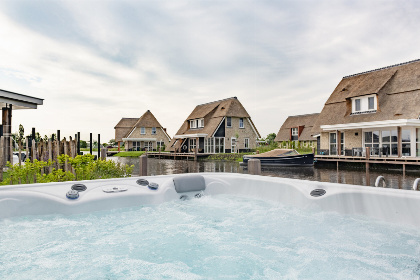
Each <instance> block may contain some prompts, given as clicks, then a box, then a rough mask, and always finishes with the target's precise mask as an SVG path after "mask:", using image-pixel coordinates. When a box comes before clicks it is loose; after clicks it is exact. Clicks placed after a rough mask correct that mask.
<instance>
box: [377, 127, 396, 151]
mask: <svg viewBox="0 0 420 280" xmlns="http://www.w3.org/2000/svg"><path fill="white" fill-rule="evenodd" d="M381 148H382V155H385V156H398V133H397V130H382V131H381Z"/></svg>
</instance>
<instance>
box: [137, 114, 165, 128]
mask: <svg viewBox="0 0 420 280" xmlns="http://www.w3.org/2000/svg"><path fill="white" fill-rule="evenodd" d="M134 126H135V127H137V128H140V127H162V126H161V125H160V123H159V122H158V120H157V119H156V118H155V116H154V115H153V114H152V112H150V110H147V111H146V113H144V114H143V115H142V116H141V117H140V118H139V119H138V120H137V122H136V123H135V124H134Z"/></svg>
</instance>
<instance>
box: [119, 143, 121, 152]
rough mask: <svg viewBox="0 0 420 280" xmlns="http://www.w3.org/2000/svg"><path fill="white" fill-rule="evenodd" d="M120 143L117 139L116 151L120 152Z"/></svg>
mask: <svg viewBox="0 0 420 280" xmlns="http://www.w3.org/2000/svg"><path fill="white" fill-rule="evenodd" d="M120 144H121V141H118V152H120Z"/></svg>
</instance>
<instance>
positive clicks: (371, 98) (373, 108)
mask: <svg viewBox="0 0 420 280" xmlns="http://www.w3.org/2000/svg"><path fill="white" fill-rule="evenodd" d="M367 100H368V110H369V111H370V110H375V97H374V96H369V97H368V99H367ZM370 100H373V103H372V105H373V107H372V108H371V107H370Z"/></svg>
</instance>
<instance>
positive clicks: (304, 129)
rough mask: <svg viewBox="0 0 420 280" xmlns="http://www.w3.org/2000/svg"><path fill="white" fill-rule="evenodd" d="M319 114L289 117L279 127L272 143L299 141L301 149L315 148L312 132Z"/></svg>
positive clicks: (314, 133)
mask: <svg viewBox="0 0 420 280" xmlns="http://www.w3.org/2000/svg"><path fill="white" fill-rule="evenodd" d="M318 116H319V113H315V114H306V115H297V116H289V117H287V119H286V120H285V121H284V123H283V125H282V126H281V127H280V130H279V132H278V133H277V135H276V138H275V139H274V141H276V142H278V143H279V144H281V143H282V142H289V141H299V143H300V144H301V145H302V147H316V144H317V139H316V137H314V136H316V134H319V133H316V132H313V131H312V128H313V126H314V123H315V121H316V120H317V118H318Z"/></svg>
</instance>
